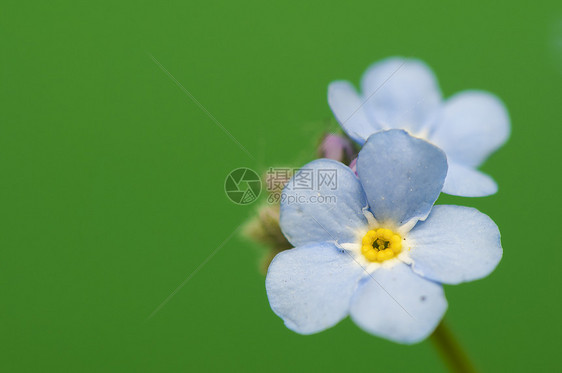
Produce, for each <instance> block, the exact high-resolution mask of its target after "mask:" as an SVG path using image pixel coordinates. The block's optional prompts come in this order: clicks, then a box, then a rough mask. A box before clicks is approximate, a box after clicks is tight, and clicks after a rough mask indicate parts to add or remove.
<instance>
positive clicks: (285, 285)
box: [265, 242, 365, 334]
mask: <svg viewBox="0 0 562 373" xmlns="http://www.w3.org/2000/svg"><path fill="white" fill-rule="evenodd" d="M363 276H365V272H364V270H363V268H362V267H361V266H360V265H359V264H358V263H357V262H356V261H355V260H354V259H353V258H352V256H351V255H350V254H348V253H347V252H344V251H342V250H340V249H338V248H337V247H336V246H335V245H334V244H332V243H328V242H323V243H314V244H309V245H305V246H300V247H297V248H294V249H291V250H286V251H283V252H281V253H279V254H278V255H277V256H276V257H275V258H274V259H273V261H272V262H271V264H270V266H269V269H268V271H267V277H266V280H265V286H266V290H267V297H268V299H269V303H270V305H271V309H272V310H273V312H275V314H277V315H278V316H279V317H281V318H282V319H283V320H284V321H285V325H286V326H287V328H289V329H291V330H293V331H295V332H297V333H300V334H313V333H318V332H320V331H322V330H325V329H328V328H330V327H332V326H334V325H336V324H337V323H338V322H340V321H341V320H342V319H343V318H345V317H346V316H347V315H348V313H349V304H350V300H351V297H352V296H353V293H354V292H355V289H356V288H357V284H358V282H359V280H360V279H361V277H363Z"/></svg>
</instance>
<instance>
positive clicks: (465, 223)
mask: <svg viewBox="0 0 562 373" xmlns="http://www.w3.org/2000/svg"><path fill="white" fill-rule="evenodd" d="M407 240H408V244H409V245H410V247H411V250H410V258H411V259H412V261H413V264H412V268H413V270H414V272H416V273H417V274H419V275H420V276H423V277H426V278H429V279H431V280H434V281H438V282H441V283H444V284H459V283H461V282H467V281H474V280H477V279H480V278H483V277H486V276H488V275H489V274H490V273H491V272H492V271H493V270H494V269H495V268H496V266H497V265H498V263H499V262H500V260H501V258H502V254H503V250H502V247H501V240H500V232H499V230H498V227H497V225H496V224H495V223H494V221H493V220H492V219H490V217H488V216H487V215H485V214H483V213H481V212H480V211H478V210H476V209H474V208H471V207H464V206H451V205H439V206H434V207H433V210H432V211H431V214H429V216H428V218H427V220H425V221H424V222H420V223H418V224H417V225H416V226H415V227H414V229H412V230H411V231H410V232H409V234H408V236H407Z"/></svg>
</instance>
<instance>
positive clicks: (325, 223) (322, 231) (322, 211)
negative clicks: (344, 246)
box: [279, 159, 367, 246]
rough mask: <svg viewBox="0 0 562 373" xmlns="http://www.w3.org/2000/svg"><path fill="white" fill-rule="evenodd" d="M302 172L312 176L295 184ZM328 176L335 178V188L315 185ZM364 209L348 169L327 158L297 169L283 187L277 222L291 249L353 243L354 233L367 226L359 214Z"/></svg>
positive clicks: (361, 194) (362, 196)
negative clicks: (332, 243)
mask: <svg viewBox="0 0 562 373" xmlns="http://www.w3.org/2000/svg"><path fill="white" fill-rule="evenodd" d="M304 173H308V174H309V175H308V176H310V174H312V175H311V176H310V177H311V179H310V180H312V184H310V185H308V184H307V183H305V182H303V183H302V184H301V183H300V182H299V180H301V181H302V180H303V178H302V176H303V175H304ZM328 173H331V174H334V175H335V179H333V180H335V181H336V185H335V186H334V185H333V184H332V185H330V184H327V183H323V185H319V184H320V183H321V181H322V180H324V181H327V180H328V179H326V178H324V179H322V177H321V175H322V174H324V175H326V174H328ZM307 180H309V179H307ZM303 186H304V187H303ZM315 201H316V202H315ZM366 206H367V199H366V197H365V193H364V192H363V188H362V187H361V183H360V182H359V180H358V179H357V176H355V174H354V173H353V171H351V169H350V168H349V167H347V166H345V165H343V164H342V163H340V162H337V161H334V160H331V159H317V160H315V161H312V162H310V163H308V164H307V165H305V166H304V167H303V168H301V169H300V171H299V172H298V173H296V174H295V175H294V176H293V178H292V179H291V180H290V181H289V182H288V183H287V185H286V186H285V189H284V190H283V194H282V198H281V216H280V221H279V223H280V225H281V230H282V231H283V233H284V234H285V236H286V237H287V239H288V240H289V242H291V243H292V244H293V245H294V246H301V245H304V244H307V243H310V242H320V241H338V242H339V243H348V242H356V241H357V239H358V238H357V230H358V229H359V230H360V229H362V228H364V227H365V226H366V225H367V220H366V219H365V216H364V215H363V208H365V207H366ZM359 239H360V238H359Z"/></svg>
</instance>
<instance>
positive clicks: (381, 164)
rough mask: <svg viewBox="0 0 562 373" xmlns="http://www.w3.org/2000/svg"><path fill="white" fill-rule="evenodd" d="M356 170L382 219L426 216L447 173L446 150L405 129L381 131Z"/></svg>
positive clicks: (371, 140) (401, 220)
mask: <svg viewBox="0 0 562 373" xmlns="http://www.w3.org/2000/svg"><path fill="white" fill-rule="evenodd" d="M357 173H358V175H359V179H360V180H361V184H363V188H364V189H365V193H366V194H367V199H368V201H369V206H370V208H371V211H372V212H373V213H374V215H375V218H377V220H379V222H383V223H384V222H387V223H390V224H392V223H394V224H397V225H398V226H401V225H403V224H405V223H407V222H409V221H410V220H412V219H422V220H423V219H425V218H426V217H427V214H429V211H430V210H431V206H433V203H434V202H435V200H436V199H437V197H438V196H439V192H441V188H442V187H443V182H444V180H445V176H446V174H447V159H446V156H445V154H444V153H443V152H442V151H441V150H439V149H438V148H437V147H435V146H433V145H431V144H430V143H428V142H427V141H424V140H421V139H418V138H415V137H412V136H410V135H408V134H407V133H406V132H405V131H402V130H390V131H384V132H379V133H376V134H374V135H372V136H371V137H369V139H368V140H367V142H366V143H365V145H364V146H363V149H362V150H361V151H360V152H359V157H358V160H357Z"/></svg>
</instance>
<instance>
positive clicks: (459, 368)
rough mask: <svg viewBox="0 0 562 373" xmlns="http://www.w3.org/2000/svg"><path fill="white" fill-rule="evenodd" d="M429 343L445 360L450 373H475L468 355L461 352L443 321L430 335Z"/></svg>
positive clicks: (461, 349) (459, 346) (460, 347)
mask: <svg viewBox="0 0 562 373" xmlns="http://www.w3.org/2000/svg"><path fill="white" fill-rule="evenodd" d="M431 342H433V345H434V346H435V348H437V350H438V351H439V354H440V355H441V357H442V358H443V360H445V363H446V364H447V366H448V367H449V370H450V371H451V372H455V373H475V372H476V369H474V365H472V363H471V361H470V359H469V358H468V355H467V354H466V352H465V351H464V350H463V348H462V346H461V345H460V343H459V342H458V341H457V339H456V338H455V336H454V334H453V332H452V331H451V329H449V327H448V326H447V325H446V324H445V321H441V323H440V324H439V325H438V326H437V328H436V329H435V331H434V332H433V334H432V335H431Z"/></svg>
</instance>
